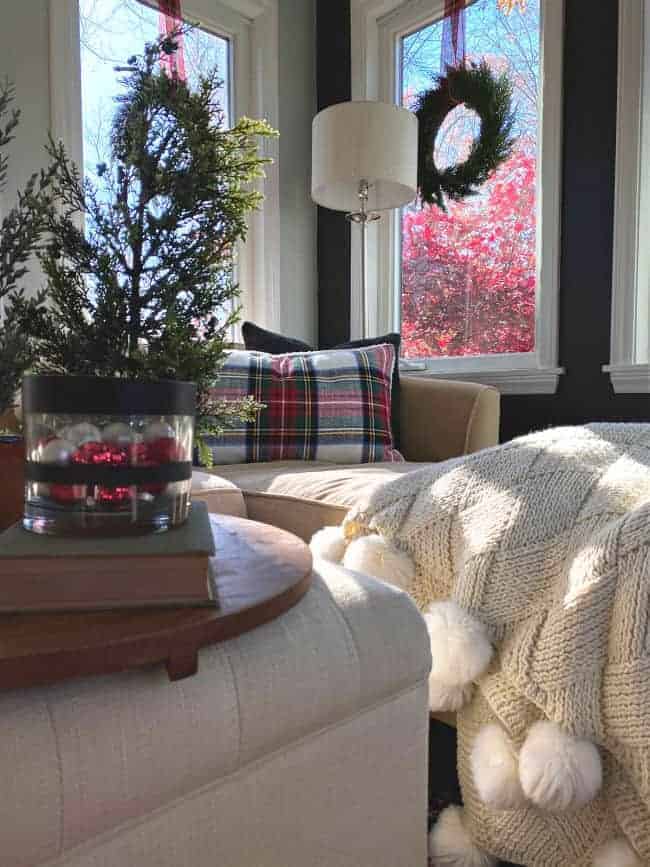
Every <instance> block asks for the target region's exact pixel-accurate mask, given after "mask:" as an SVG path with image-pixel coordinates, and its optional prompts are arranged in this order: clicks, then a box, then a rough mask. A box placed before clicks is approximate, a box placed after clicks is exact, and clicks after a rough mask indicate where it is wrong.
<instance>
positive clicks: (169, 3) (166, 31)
mask: <svg viewBox="0 0 650 867" xmlns="http://www.w3.org/2000/svg"><path fill="white" fill-rule="evenodd" d="M158 13H159V14H158V26H159V30H160V35H161V36H170V35H171V34H172V33H173V32H174V30H176V28H177V27H178V26H179V25H180V24H182V23H183V16H182V13H181V0H158ZM175 42H176V43H177V44H178V48H177V49H176V51H173V52H172V53H171V54H163V56H162V65H163V67H164V68H166V69H167V73H168V75H171V76H173V77H174V78H180V79H181V80H182V81H185V79H186V77H187V76H186V72H185V53H184V51H183V36H182V34H180V35H177V36H176V37H175Z"/></svg>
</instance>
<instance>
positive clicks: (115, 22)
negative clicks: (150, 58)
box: [79, 0, 232, 176]
mask: <svg viewBox="0 0 650 867" xmlns="http://www.w3.org/2000/svg"><path fill="white" fill-rule="evenodd" d="M159 26H160V25H159V12H158V11H157V9H155V8H154V7H152V6H149V5H145V4H144V3H142V2H140V0H79V42H80V57H81V117H82V124H83V165H84V171H85V172H86V174H88V175H91V176H92V175H93V174H94V170H95V167H96V165H97V164H98V163H103V162H106V161H107V159H108V156H109V152H110V149H109V140H108V134H109V131H110V127H111V123H112V120H113V115H114V112H115V108H116V103H115V95H116V93H117V92H119V84H118V81H117V78H118V74H117V73H116V71H115V67H116V65H117V66H119V65H124V63H125V62H126V59H127V58H128V57H130V56H131V55H132V54H139V53H141V52H142V48H143V46H144V45H145V43H147V42H154V41H155V40H156V39H157V38H158V36H159ZM231 54H232V40H231V39H230V38H229V37H228V36H223V35H221V34H219V33H214V32H211V31H209V30H205V29H201V28H200V29H196V30H193V31H192V32H190V33H188V34H187V35H186V36H185V37H184V40H183V62H184V66H185V73H186V75H187V81H188V83H189V85H190V87H192V85H193V84H195V83H196V82H197V79H198V76H199V75H201V74H202V73H206V72H208V71H209V70H210V69H212V68H214V67H215V66H216V68H217V70H218V74H219V77H220V79H221V81H222V82H223V84H222V86H221V87H220V89H219V93H218V98H219V104H220V107H221V109H222V110H223V112H224V122H225V123H226V124H228V123H229V121H230V116H231V111H230V105H231V102H232V92H231V85H232V82H231V71H230V61H231Z"/></svg>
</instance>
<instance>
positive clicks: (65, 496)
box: [50, 484, 86, 506]
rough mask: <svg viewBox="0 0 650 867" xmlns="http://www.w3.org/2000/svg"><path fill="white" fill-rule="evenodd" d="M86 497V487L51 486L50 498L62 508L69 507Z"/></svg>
mask: <svg viewBox="0 0 650 867" xmlns="http://www.w3.org/2000/svg"><path fill="white" fill-rule="evenodd" d="M85 496H86V486H85V485H57V484H53V485H50V497H51V498H52V499H53V500H54V501H55V502H57V503H60V504H61V505H62V506H69V505H71V504H72V503H76V502H78V501H79V500H83V499H84V497H85Z"/></svg>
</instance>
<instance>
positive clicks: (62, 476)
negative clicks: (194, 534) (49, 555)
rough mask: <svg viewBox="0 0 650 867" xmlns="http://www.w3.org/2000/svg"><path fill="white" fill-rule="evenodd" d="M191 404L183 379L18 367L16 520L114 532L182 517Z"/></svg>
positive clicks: (41, 529) (51, 528)
mask: <svg viewBox="0 0 650 867" xmlns="http://www.w3.org/2000/svg"><path fill="white" fill-rule="evenodd" d="M195 409H196V387H195V385H194V384H192V383H188V382H175V381H159V382H152V383H143V382H132V381H129V380H125V379H117V378H113V379H110V378H100V377H92V376H54V375H36V376H27V377H25V379H24V381H23V420H24V427H25V451H26V463H25V478H26V496H25V517H24V525H25V527H26V528H27V529H28V530H32V531H33V532H37V533H54V534H101V535H123V534H129V533H142V532H155V531H163V530H169V529H171V528H172V527H175V526H178V525H179V524H182V523H183V522H184V521H185V520H186V518H187V515H188V511H189V500H190V487H191V476H192V464H191V461H192V441H193V434H194V414H195Z"/></svg>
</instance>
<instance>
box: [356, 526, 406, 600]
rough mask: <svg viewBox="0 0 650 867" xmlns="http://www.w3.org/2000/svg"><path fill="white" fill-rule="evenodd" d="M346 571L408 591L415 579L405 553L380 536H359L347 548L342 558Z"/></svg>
mask: <svg viewBox="0 0 650 867" xmlns="http://www.w3.org/2000/svg"><path fill="white" fill-rule="evenodd" d="M343 565H344V566H345V567H346V569H352V570H353V571H355V572H363V573H364V574H365V575H372V576H373V577H374V578H380V579H381V580H382V581H388V583H389V584H394V585H395V586H397V587H401V588H402V589H403V590H408V589H409V588H410V586H411V583H412V581H413V578H414V577H415V566H414V565H413V561H412V560H411V558H410V557H409V555H408V554H407V553H405V552H404V551H400V550H399V548H396V547H395V546H394V545H392V544H391V543H390V542H387V541H386V540H385V539H382V537H381V536H361V537H360V538H359V539H355V540H354V542H351V543H350V545H349V546H348V549H347V551H346V552H345V557H344V558H343Z"/></svg>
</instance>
